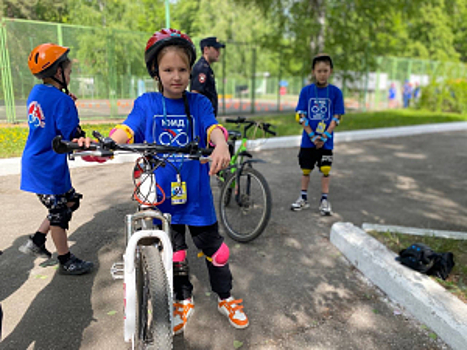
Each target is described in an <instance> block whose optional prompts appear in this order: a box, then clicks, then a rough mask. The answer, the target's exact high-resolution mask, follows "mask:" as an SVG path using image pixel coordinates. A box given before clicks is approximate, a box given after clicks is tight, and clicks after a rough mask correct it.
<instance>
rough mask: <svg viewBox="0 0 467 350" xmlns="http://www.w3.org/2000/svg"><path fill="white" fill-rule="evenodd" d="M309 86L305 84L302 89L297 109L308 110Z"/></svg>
mask: <svg viewBox="0 0 467 350" xmlns="http://www.w3.org/2000/svg"><path fill="white" fill-rule="evenodd" d="M306 90H307V87H306V86H305V87H304V88H303V89H302V91H300V97H299V98H298V104H297V108H295V111H296V112H297V111H308V96H307V93H306Z"/></svg>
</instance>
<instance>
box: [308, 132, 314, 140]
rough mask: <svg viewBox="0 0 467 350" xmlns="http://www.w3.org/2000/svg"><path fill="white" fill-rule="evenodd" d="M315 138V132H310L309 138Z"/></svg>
mask: <svg viewBox="0 0 467 350" xmlns="http://www.w3.org/2000/svg"><path fill="white" fill-rule="evenodd" d="M313 136H315V133H314V132H313V131H310V133H309V134H308V137H309V138H310V139H311V138H312V137H313Z"/></svg>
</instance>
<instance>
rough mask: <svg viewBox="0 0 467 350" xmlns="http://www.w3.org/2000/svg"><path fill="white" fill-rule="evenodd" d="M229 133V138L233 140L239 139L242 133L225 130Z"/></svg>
mask: <svg viewBox="0 0 467 350" xmlns="http://www.w3.org/2000/svg"><path fill="white" fill-rule="evenodd" d="M227 131H228V133H229V137H231V138H234V139H239V138H241V137H242V133H241V132H240V131H237V130H227Z"/></svg>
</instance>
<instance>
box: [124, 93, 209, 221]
mask: <svg viewBox="0 0 467 350" xmlns="http://www.w3.org/2000/svg"><path fill="white" fill-rule="evenodd" d="M186 94H187V98H188V103H189V106H190V114H191V115H192V117H193V132H194V137H195V138H196V137H198V136H199V145H200V147H206V140H207V129H208V128H209V127H210V126H211V125H214V124H217V121H216V118H215V117H214V113H213V110H212V105H211V102H210V101H209V100H208V99H207V98H206V97H205V96H203V95H201V94H196V93H189V92H187V93H186ZM164 102H165V103H164ZM164 104H165V110H166V113H165V116H164ZM123 123H124V124H125V125H127V126H128V127H130V128H131V130H133V132H134V134H135V142H136V143H140V142H144V141H147V142H149V143H157V144H163V145H172V146H178V147H183V146H185V145H186V144H188V143H189V142H190V141H191V131H190V125H189V122H188V118H187V116H186V114H185V105H184V102H183V99H182V98H180V99H170V98H166V97H163V96H162V94H160V93H156V92H150V93H145V94H143V95H142V96H140V97H138V98H137V99H136V100H135V104H134V107H133V110H132V111H131V113H130V114H129V115H128V118H127V119H126V120H125V121H124V122H123ZM170 161H171V162H172V164H173V165H174V166H175V167H176V168H177V169H178V171H179V172H180V176H181V181H182V182H186V190H187V202H186V203H185V204H175V205H173V204H172V201H171V198H170V193H171V183H172V182H176V181H177V170H176V169H174V167H173V166H170V165H166V166H165V167H159V168H158V169H157V170H156V181H157V183H158V184H159V186H161V187H162V189H163V190H164V192H165V194H166V196H167V198H166V200H165V201H164V202H163V203H162V204H160V205H159V206H158V207H159V209H160V210H161V211H162V212H164V213H170V214H171V215H172V223H173V224H184V225H192V226H207V225H212V224H214V223H215V222H216V221H217V219H216V212H215V209H214V203H213V197H212V192H211V186H210V180H209V174H208V172H209V164H207V163H206V164H200V162H199V161H197V160H189V159H186V158H185V157H183V156H182V155H172V156H171V157H170Z"/></svg>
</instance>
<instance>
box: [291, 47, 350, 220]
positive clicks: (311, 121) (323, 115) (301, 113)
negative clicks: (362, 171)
mask: <svg viewBox="0 0 467 350" xmlns="http://www.w3.org/2000/svg"><path fill="white" fill-rule="evenodd" d="M332 69H333V63H332V59H331V57H330V56H329V55H327V54H319V55H317V56H315V57H314V58H313V64H312V70H313V76H314V77H315V80H316V82H315V83H314V84H311V85H308V86H305V87H304V88H303V89H302V91H301V92H300V97H299V100H298V104H297V108H296V111H297V121H298V122H299V123H300V125H301V126H302V127H303V134H302V142H301V145H300V153H299V154H298V161H299V164H300V168H301V169H302V178H301V193H300V197H299V198H298V199H297V200H296V201H295V202H294V203H292V205H291V209H292V210H293V211H300V210H303V209H307V208H309V207H310V205H309V204H308V184H309V183H310V174H311V171H312V170H313V168H314V167H315V165H316V166H317V167H318V169H319V171H320V172H321V173H322V174H323V176H322V177H321V200H320V204H319V211H320V213H321V215H331V214H332V210H331V203H330V202H329V199H328V194H329V182H330V172H331V166H332V161H333V148H334V138H333V136H334V129H335V128H336V127H337V126H338V125H339V122H340V118H341V116H342V115H343V114H344V113H345V111H344V99H343V97H342V92H341V90H340V89H339V88H338V87H337V86H334V85H331V84H329V83H328V80H329V77H330V76H331V74H332Z"/></svg>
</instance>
